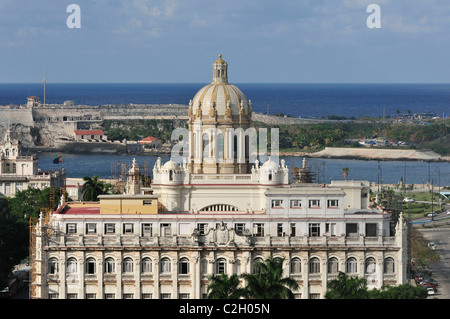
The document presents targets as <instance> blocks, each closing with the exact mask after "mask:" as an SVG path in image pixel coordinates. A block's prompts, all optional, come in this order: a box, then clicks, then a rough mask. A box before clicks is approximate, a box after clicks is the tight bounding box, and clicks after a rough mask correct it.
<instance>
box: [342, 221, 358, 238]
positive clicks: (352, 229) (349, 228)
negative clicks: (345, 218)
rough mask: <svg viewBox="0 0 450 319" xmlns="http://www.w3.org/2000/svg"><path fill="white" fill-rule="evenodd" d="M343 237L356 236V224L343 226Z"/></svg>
mask: <svg viewBox="0 0 450 319" xmlns="http://www.w3.org/2000/svg"><path fill="white" fill-rule="evenodd" d="M345 235H346V236H358V224H356V223H347V224H345Z"/></svg>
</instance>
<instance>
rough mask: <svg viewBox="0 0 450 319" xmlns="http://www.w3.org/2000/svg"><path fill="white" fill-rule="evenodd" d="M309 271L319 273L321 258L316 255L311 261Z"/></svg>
mask: <svg viewBox="0 0 450 319" xmlns="http://www.w3.org/2000/svg"><path fill="white" fill-rule="evenodd" d="M309 273H310V274H319V273H320V261H319V258H317V257H314V258H311V260H310V261H309Z"/></svg>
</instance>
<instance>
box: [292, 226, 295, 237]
mask: <svg viewBox="0 0 450 319" xmlns="http://www.w3.org/2000/svg"><path fill="white" fill-rule="evenodd" d="M291 236H293V237H295V236H296V235H295V224H291Z"/></svg>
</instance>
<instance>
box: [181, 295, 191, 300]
mask: <svg viewBox="0 0 450 319" xmlns="http://www.w3.org/2000/svg"><path fill="white" fill-rule="evenodd" d="M179 298H180V299H189V298H190V297H189V294H179Z"/></svg>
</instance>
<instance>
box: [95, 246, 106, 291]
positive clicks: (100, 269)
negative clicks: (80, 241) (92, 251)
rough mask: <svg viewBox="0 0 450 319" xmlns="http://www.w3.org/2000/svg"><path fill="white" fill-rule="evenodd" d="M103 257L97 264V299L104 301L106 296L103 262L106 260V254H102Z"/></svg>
mask: <svg viewBox="0 0 450 319" xmlns="http://www.w3.org/2000/svg"><path fill="white" fill-rule="evenodd" d="M100 253H101V255H100V257H99V259H98V262H97V298H96V299H103V294H104V284H103V270H104V269H103V260H104V253H103V252H100Z"/></svg>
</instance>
